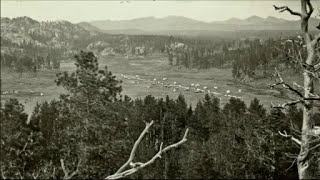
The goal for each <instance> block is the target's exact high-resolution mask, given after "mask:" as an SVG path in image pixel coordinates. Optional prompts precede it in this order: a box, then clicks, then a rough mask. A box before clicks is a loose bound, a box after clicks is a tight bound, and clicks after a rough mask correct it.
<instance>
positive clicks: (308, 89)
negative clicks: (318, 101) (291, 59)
mask: <svg viewBox="0 0 320 180" xmlns="http://www.w3.org/2000/svg"><path fill="white" fill-rule="evenodd" d="M308 3H310V1H308V0H301V30H302V32H303V33H304V36H305V44H306V48H307V53H308V56H307V59H306V61H305V63H306V64H308V65H311V66H312V65H313V62H314V59H315V45H313V43H312V40H311V36H310V34H309V32H308V21H309V18H310V15H311V13H312V10H311V9H310V6H309V4H308ZM307 6H308V7H309V13H308V12H307ZM310 11H311V13H310ZM303 78H304V89H305V92H304V96H305V98H311V97H312V96H311V95H310V94H313V91H314V89H313V88H314V87H313V76H312V75H311V74H310V73H309V72H308V71H307V70H306V69H305V70H304V73H303ZM312 109H313V102H312V101H310V100H305V105H304V109H303V122H302V129H301V147H300V153H299V155H298V158H297V166H298V173H299V179H312V178H314V177H313V176H312V170H311V168H310V160H311V159H310V158H311V156H310V155H309V151H310V141H311V138H312V137H311V136H310V135H309V133H308V132H309V131H310V130H311V129H312V128H313V125H314V122H313V119H312Z"/></svg>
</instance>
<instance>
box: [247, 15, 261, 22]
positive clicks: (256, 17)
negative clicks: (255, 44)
mask: <svg viewBox="0 0 320 180" xmlns="http://www.w3.org/2000/svg"><path fill="white" fill-rule="evenodd" d="M245 20H247V21H251V22H257V21H263V20H264V19H263V18H262V17H259V16H256V15H254V16H250V17H248V18H247V19H245Z"/></svg>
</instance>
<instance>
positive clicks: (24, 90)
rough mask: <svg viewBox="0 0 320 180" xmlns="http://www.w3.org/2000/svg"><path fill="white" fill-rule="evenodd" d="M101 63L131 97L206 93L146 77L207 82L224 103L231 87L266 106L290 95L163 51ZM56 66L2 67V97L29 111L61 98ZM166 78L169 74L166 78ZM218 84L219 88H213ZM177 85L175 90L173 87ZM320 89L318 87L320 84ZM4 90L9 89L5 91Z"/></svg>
mask: <svg viewBox="0 0 320 180" xmlns="http://www.w3.org/2000/svg"><path fill="white" fill-rule="evenodd" d="M99 64H100V66H101V68H103V67H104V66H105V65H107V66H108V69H109V70H110V71H112V73H113V74H114V75H116V76H117V79H119V80H120V79H121V80H122V81H123V83H122V87H123V93H122V94H126V95H128V96H130V97H132V98H143V97H145V96H146V95H149V94H151V95H153V96H156V97H163V98H164V97H165V96H166V95H169V96H170V97H172V98H176V97H177V96H178V95H179V94H180V93H181V94H183V95H184V96H185V98H186V100H187V102H188V103H189V104H190V103H191V104H192V106H193V107H195V105H196V103H197V101H198V100H199V99H203V97H204V95H205V93H204V92H203V93H195V92H194V90H190V91H186V90H185V89H182V88H173V87H170V88H168V87H164V86H162V85H161V84H158V83H156V84H155V85H152V82H150V81H148V82H145V81H147V80H153V79H154V78H156V79H157V80H156V81H159V82H160V83H167V84H173V83H174V82H176V84H177V85H182V86H188V87H191V86H190V85H191V84H192V83H193V84H199V85H200V86H199V87H198V88H200V89H203V87H204V86H207V90H210V91H211V92H212V91H214V92H216V93H221V94H220V95H215V96H217V97H219V98H221V104H225V103H226V102H228V100H229V98H230V97H228V96H225V95H227V93H226V91H228V90H229V91H230V93H228V95H229V96H230V95H232V96H237V97H240V98H242V100H244V101H245V102H246V103H247V104H248V103H250V101H251V100H252V99H253V98H255V97H256V98H258V99H259V100H260V101H261V103H262V104H264V106H265V107H267V108H268V107H270V103H271V102H273V103H274V104H278V103H282V102H284V101H285V100H290V96H288V95H287V94H286V93H283V92H281V91H283V90H282V89H281V88H279V89H275V90H270V89H269V86H268V84H269V83H273V82H274V81H273V80H270V79H262V80H257V81H255V82H253V83H250V85H244V84H240V83H237V82H234V81H233V78H232V76H231V74H232V73H231V69H216V68H211V69H207V70H186V69H178V68H176V67H170V66H169V65H168V61H167V58H166V57H164V56H161V55H152V56H149V57H145V58H139V57H129V59H128V58H126V57H99ZM73 70H75V65H74V61H73V60H67V61H65V62H62V63H61V68H60V70H59V71H73ZM57 72H58V71H54V70H42V71H40V72H38V73H37V75H36V76H34V75H32V74H29V73H23V74H22V76H21V77H19V74H18V73H17V72H12V71H1V81H2V82H1V89H2V95H1V101H2V102H4V101H6V100H8V99H9V98H17V99H18V100H19V101H20V102H21V103H22V104H24V105H25V110H26V112H27V113H31V112H32V110H33V108H34V106H35V105H36V103H37V102H42V101H49V100H52V99H57V98H59V94H61V93H63V92H65V90H64V89H63V88H61V87H57V86H56V84H55V82H54V80H55V78H56V73H57ZM120 74H124V75H129V76H134V77H135V76H136V75H139V77H140V78H141V79H143V80H139V81H138V80H134V79H124V78H123V77H121V76H120ZM163 78H167V80H166V81H163ZM283 78H284V79H285V80H287V81H288V82H292V81H296V82H300V83H301V82H302V78H300V77H299V76H283ZM214 87H217V89H214ZM174 89H175V90H174ZM318 89H319V88H318ZM4 92H8V93H6V94H4Z"/></svg>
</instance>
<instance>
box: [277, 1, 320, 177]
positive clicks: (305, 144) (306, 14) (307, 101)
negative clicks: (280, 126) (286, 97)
mask: <svg viewBox="0 0 320 180" xmlns="http://www.w3.org/2000/svg"><path fill="white" fill-rule="evenodd" d="M300 1H301V13H300V12H294V11H292V10H291V9H290V8H289V7H287V6H282V7H277V6H274V7H275V9H276V10H279V11H280V12H284V11H288V12H289V13H291V14H292V15H296V16H299V17H300V18H301V31H302V33H303V34H304V43H305V46H306V50H307V58H306V59H305V60H304V59H302V58H301V57H300V59H299V60H298V61H299V63H300V64H301V65H302V68H303V78H304V85H303V87H302V86H300V87H301V88H302V89H303V90H304V93H300V92H299V91H298V89H295V88H293V87H291V86H290V85H288V84H286V83H284V81H283V80H282V78H281V76H280V74H279V73H277V75H278V78H279V79H280V82H278V83H276V84H274V85H279V84H282V85H283V87H284V88H286V89H289V90H291V91H293V92H295V93H296V94H297V95H298V96H299V98H300V99H299V100H296V101H292V102H289V103H285V104H283V105H281V106H278V107H282V108H283V107H285V106H287V105H292V104H297V103H302V104H303V120H302V121H303V122H302V129H301V139H300V140H298V139H296V138H294V137H293V136H289V135H287V134H281V135H283V136H285V137H291V139H292V140H294V141H295V142H296V143H298V144H299V145H300V153H299V155H298V157H297V167H298V174H299V179H312V178H316V177H314V172H313V170H312V167H311V166H310V163H311V160H312V155H311V153H310V150H311V148H312V147H311V141H312V139H313V138H314V136H315V135H316V136H319V134H320V133H319V132H318V131H317V130H316V129H315V127H314V120H313V119H312V115H313V112H312V111H313V101H315V100H320V98H319V95H315V94H314V83H313V82H314V80H315V78H319V76H318V75H317V73H318V72H319V70H320V68H319V66H320V63H319V62H317V61H316V46H317V43H319V39H320V34H318V35H316V36H315V37H314V38H312V36H311V35H310V33H309V31H308V22H309V18H310V17H311V14H312V12H313V7H312V4H311V3H310V0H300ZM315 63H318V64H315ZM271 87H273V86H272V85H271ZM318 133H319V134H318Z"/></svg>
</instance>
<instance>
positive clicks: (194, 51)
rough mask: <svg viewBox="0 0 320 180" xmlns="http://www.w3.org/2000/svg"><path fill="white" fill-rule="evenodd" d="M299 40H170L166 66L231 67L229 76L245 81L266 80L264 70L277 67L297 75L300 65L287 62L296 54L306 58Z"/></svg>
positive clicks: (167, 48) (167, 47)
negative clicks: (295, 72) (260, 78)
mask: <svg viewBox="0 0 320 180" xmlns="http://www.w3.org/2000/svg"><path fill="white" fill-rule="evenodd" d="M298 37H300V36H298ZM301 40H302V39H301V37H300V39H299V38H297V37H294V38H291V39H282V38H278V39H271V38H269V39H265V40H263V39H239V40H229V41H223V40H220V41H213V40H191V39H188V40H185V41H181V40H179V41H177V40H176V39H174V38H173V37H171V38H170V39H169V41H168V42H169V43H168V44H166V46H165V47H166V48H165V49H166V52H167V54H168V61H169V65H172V66H184V67H186V68H197V69H208V68H212V67H216V68H222V67H232V76H233V77H234V78H235V79H237V80H245V81H246V80H248V78H258V77H259V76H260V77H268V76H270V72H269V71H268V70H270V69H274V67H276V66H279V65H280V66H282V67H283V69H285V68H290V69H293V70H294V71H298V70H299V66H300V64H299V63H292V62H291V61H290V60H289V59H292V57H291V56H294V57H298V56H299V52H300V53H301V57H302V58H303V57H305V56H306V52H305V51H304V50H303V44H301ZM297 55H298V56H297ZM257 70H260V71H261V72H262V73H259V72H257Z"/></svg>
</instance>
